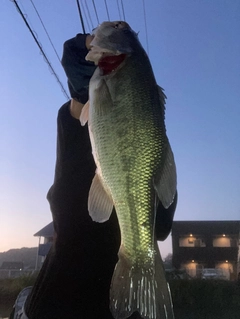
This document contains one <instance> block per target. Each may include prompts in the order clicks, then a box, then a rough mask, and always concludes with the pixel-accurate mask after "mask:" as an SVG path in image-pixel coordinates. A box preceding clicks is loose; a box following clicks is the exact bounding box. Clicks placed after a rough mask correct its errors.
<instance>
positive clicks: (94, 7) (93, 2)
mask: <svg viewBox="0 0 240 319" xmlns="http://www.w3.org/2000/svg"><path fill="white" fill-rule="evenodd" d="M92 3H93V7H94V11H95V14H96V18H97V22H98V24H99V19H98V14H97V9H96V6H95V1H94V0H92Z"/></svg>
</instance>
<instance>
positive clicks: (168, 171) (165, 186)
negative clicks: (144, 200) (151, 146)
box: [153, 144, 177, 208]
mask: <svg viewBox="0 0 240 319" xmlns="http://www.w3.org/2000/svg"><path fill="white" fill-rule="evenodd" d="M153 183H154V188H155V190H156V192H157V195H158V198H159V200H160V201H161V203H162V205H163V206H164V207H165V208H168V207H169V206H170V205H171V204H172V202H173V200H174V197H175V194H176V188H177V173H176V166H175V161H174V156H173V152H172V149H171V146H170V145H169V144H168V145H167V147H166V156H165V161H164V165H163V168H161V169H159V172H158V173H157V174H156V176H155V178H154V181H153Z"/></svg>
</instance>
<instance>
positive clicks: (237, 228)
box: [172, 220, 240, 235]
mask: <svg viewBox="0 0 240 319" xmlns="http://www.w3.org/2000/svg"><path fill="white" fill-rule="evenodd" d="M239 232H240V221H239V220H217V221H213V220H210V221H187V220H186V221H174V222H173V226H172V235H174V234H181V235H185V234H186V235H188V234H191V233H193V234H195V235H196V234H209V233H211V234H212V235H219V234H229V235H238V234H239Z"/></svg>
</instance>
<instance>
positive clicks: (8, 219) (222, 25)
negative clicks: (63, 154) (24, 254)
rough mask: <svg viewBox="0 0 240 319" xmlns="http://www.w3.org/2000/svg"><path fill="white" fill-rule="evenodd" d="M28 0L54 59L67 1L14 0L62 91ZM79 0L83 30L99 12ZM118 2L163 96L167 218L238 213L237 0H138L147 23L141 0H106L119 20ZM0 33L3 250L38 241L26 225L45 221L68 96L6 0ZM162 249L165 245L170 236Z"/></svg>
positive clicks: (72, 4) (69, 25) (74, 13)
mask: <svg viewBox="0 0 240 319" xmlns="http://www.w3.org/2000/svg"><path fill="white" fill-rule="evenodd" d="M32 2H33V3H34V5H35V6H36V8H37V10H38V12H39V14H40V16H41V19H42V21H43V23H44V25H45V28H46V29H47V32H48V34H49V36H50V37H51V40H52V42H53V44H54V46H55V48H56V51H57V53H58V55H59V56H60V58H61V56H62V47H63V43H64V41H66V40H67V39H69V38H72V37H74V36H75V35H76V34H77V33H81V32H82V28H81V24H80V19H79V15H78V10H77V5H76V1H75V0H51V1H46V0H45V1H43V0H34V1H33V0H32V1H31V0H20V1H18V4H19V7H20V8H21V10H22V12H23V13H24V15H25V17H26V18H27V21H28V23H29V25H30V26H31V28H32V29H33V31H34V34H35V36H36V37H37V39H38V41H39V42H40V43H41V45H42V47H43V50H44V52H45V53H46V55H47V57H48V59H49V60H50V62H51V64H52V66H53V68H54V70H55V72H56V73H57V75H58V77H59V79H60V81H61V82H62V84H63V85H64V87H65V89H66V90H67V85H66V82H67V79H66V76H65V73H64V71H63V69H62V66H61V64H60V62H59V60H58V58H57V56H56V54H55V52H54V50H53V48H52V46H51V44H50V42H49V40H48V37H47V35H46V33H45V31H44V29H43V27H42V25H41V23H40V20H39V17H38V16H37V14H36V12H35V10H34V8H33V5H32ZM86 2H87V3H88V4H89V5H88V9H89V12H90V16H91V20H92V21H91V20H90V19H89V18H88V19H86V17H85V16H84V21H85V27H86V30H87V31H88V32H89V31H91V29H92V28H93V27H95V26H97V24H98V21H97V19H96V14H95V12H94V9H93V5H92V3H93V2H92V1H90V0H88V1H86V0H85V1H83V0H82V1H80V4H81V5H82V6H83V7H84V8H85V13H86V14H88V13H87V8H86V6H85V5H86ZM122 3H123V7H124V13H125V19H126V21H127V22H128V23H129V24H130V25H131V27H132V28H133V29H134V30H135V31H137V32H139V38H140V41H141V43H142V45H143V46H144V48H145V49H146V50H147V51H148V54H149V58H150V61H151V63H152V67H153V70H154V73H155V76H156V80H157V82H158V84H159V85H160V86H161V87H163V88H164V90H165V93H166V95H167V103H166V126H167V133H168V137H169V139H170V143H171V145H172V149H173V152H174V155H175V161H176V165H177V173H178V192H179V201H178V206H177V210H176V213H175V220H239V219H240V195H239V193H240V189H239V184H240V124H239V123H240V33H239V30H240V1H239V0H145V9H146V26H147V28H146V27H145V20H144V10H143V3H144V2H143V1H141V0H123V1H122V2H121V1H120V0H119V1H118V2H117V1H114V0H111V1H110V0H108V1H107V4H108V10H109V16H110V20H119V19H123V12H122ZM95 4H96V9H97V13H98V17H99V22H102V21H106V20H108V16H107V11H106V8H105V2H104V1H103V0H95ZM117 4H119V7H120V13H119V10H118V6H117ZM120 14H121V16H120ZM88 25H89V26H88ZM0 39H1V45H0V96H1V116H0V143H1V145H0V146H1V148H0V149H1V156H0V176H1V183H0V225H1V228H0V229H1V230H0V252H2V251H6V250H8V249H11V248H21V247H33V246H37V244H38V240H37V238H35V237H33V234H34V233H36V232H37V231H38V230H40V229H41V228H42V227H44V226H45V225H46V224H48V223H49V222H51V218H52V217H51V212H50V209H49V205H48V202H47V200H46V193H47V191H48V189H49V187H50V186H51V184H52V182H53V177H54V167H55V159H56V117H57V112H58V109H59V108H60V107H61V105H62V104H64V103H65V102H66V101H67V99H66V97H65V96H64V94H63V93H62V92H61V88H60V86H59V84H58V83H57V81H56V79H55V77H54V76H53V75H52V74H51V71H50V69H49V67H48V65H47V63H46V62H45V61H44V58H43V56H42V55H41V54H40V50H39V48H38V47H37V45H36V43H35V42H34V40H33V37H32V35H31V34H30V32H29V30H28V29H27V27H26V25H25V23H24V21H23V19H22V17H21V16H20V14H19V13H18V11H17V10H16V7H15V4H14V2H12V1H10V0H1V10H0ZM147 43H148V45H147ZM161 252H162V255H163V257H164V256H166V255H167V253H168V252H171V236H169V238H168V239H167V240H166V242H165V243H164V244H162V245H161Z"/></svg>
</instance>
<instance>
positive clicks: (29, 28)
mask: <svg viewBox="0 0 240 319" xmlns="http://www.w3.org/2000/svg"><path fill="white" fill-rule="evenodd" d="M12 2H13V3H14V4H15V6H16V8H17V10H18V12H19V13H20V15H21V17H22V18H23V20H24V22H25V24H26V26H27V28H28V30H29V31H30V33H31V35H32V37H33V39H34V41H35V42H36V44H37V46H38V47H39V49H40V51H41V53H42V55H43V57H44V59H45V61H46V62H47V64H48V66H49V68H50V70H51V71H52V74H53V75H54V76H55V78H56V80H57V82H58V84H59V85H60V86H61V88H62V92H63V93H64V95H65V96H66V98H67V99H68V100H69V99H70V97H69V96H68V94H67V92H66V90H65V89H64V86H63V85H62V83H61V81H60V79H59V77H58V76H57V74H56V72H55V71H54V69H53V67H52V65H51V63H50V61H49V60H48V58H47V56H46V54H45V52H44V51H43V48H42V46H41V45H40V43H39V41H38V39H37V38H36V36H35V34H34V32H33V30H32V29H31V27H30V25H29V24H28V22H27V20H26V18H25V16H24V14H23V13H22V11H21V9H20V7H19V5H18V3H17V1H16V0H13V1H12Z"/></svg>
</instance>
